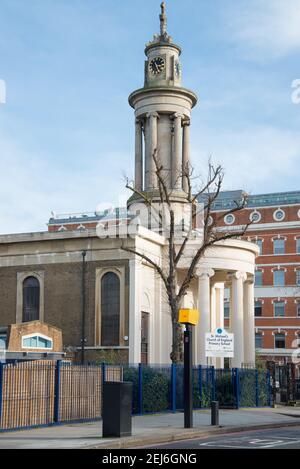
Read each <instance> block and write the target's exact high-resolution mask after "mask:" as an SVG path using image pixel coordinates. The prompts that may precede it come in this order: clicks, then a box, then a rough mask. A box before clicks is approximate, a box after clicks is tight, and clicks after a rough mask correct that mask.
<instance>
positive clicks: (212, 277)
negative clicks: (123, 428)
mask: <svg viewBox="0 0 300 469" xmlns="http://www.w3.org/2000/svg"><path fill="white" fill-rule="evenodd" d="M145 53H146V62H145V83H144V87H143V88H141V89H138V90H136V91H135V92H133V93H132V94H131V95H130V97H129V103H130V105H131V106H132V107H133V108H134V111H135V188H136V189H137V191H142V192H145V193H147V194H150V195H151V197H152V198H153V200H155V198H158V187H157V181H156V179H155V168H154V167H153V164H154V163H153V158H152V155H153V152H154V151H155V150H157V151H158V153H159V155H160V159H161V161H162V162H163V165H164V168H165V170H166V180H167V185H168V189H169V190H170V191H171V192H172V202H173V203H174V206H177V205H178V206H180V205H181V204H183V203H184V201H185V199H186V191H187V181H186V180H185V178H184V177H179V175H180V174H181V173H182V168H183V166H185V165H186V164H187V163H188V161H189V146H190V141H189V126H190V124H191V111H192V108H193V107H194V106H195V105H196V103H197V97H196V95H195V93H193V92H192V91H190V90H187V89H186V88H183V87H182V84H181V81H182V67H181V63H180V54H181V49H180V47H179V46H177V45H176V44H174V43H173V41H172V38H171V37H170V36H169V35H168V33H167V29H166V15H165V6H164V4H162V12H161V15H160V34H157V35H155V36H154V38H153V40H152V41H151V42H150V43H148V44H147V46H146V49H145ZM138 202H139V200H138V198H137V197H133V198H131V199H130V200H129V201H128V213H127V214H126V215H125V216H122V217H121V218H118V220H117V223H116V225H117V236H113V237H111V236H106V237H105V236H99V226H100V228H103V229H104V228H105V229H107V228H112V227H113V222H111V221H110V222H109V223H108V222H105V220H104V222H103V221H101V220H99V223H98V229H95V228H94V225H93V223H91V225H90V226H88V225H86V224H85V225H84V224H81V225H80V229H68V227H67V226H68V225H67V224H68V221H66V223H65V224H61V228H60V229H59V230H56V229H51V227H50V228H49V231H48V232H45V233H28V234H20V235H6V236H1V237H0V298H1V301H0V338H1V327H4V326H6V325H8V324H13V323H20V322H27V321H33V320H40V321H43V322H45V323H47V324H50V325H53V326H55V327H58V328H60V329H61V330H62V333H63V343H64V349H65V351H67V352H68V353H71V352H73V353H75V354H77V356H80V350H81V348H82V345H84V349H85V358H86V359H88V360H104V357H105V354H106V356H109V354H113V356H114V358H115V359H116V360H118V361H123V362H130V363H139V362H146V363H169V362H170V352H171V343H172V324H171V314H170V309H169V306H168V303H167V301H166V295H165V292H164V288H163V285H162V282H161V280H160V278H159V277H158V275H157V274H156V272H155V270H154V269H153V267H152V266H151V265H150V264H148V263H147V262H145V261H144V260H142V259H141V258H140V257H139V256H137V255H134V254H132V253H129V252H126V251H124V250H123V249H122V246H124V245H125V246H126V247H127V248H130V249H131V250H135V251H139V252H144V253H146V254H147V256H148V257H150V258H151V259H153V260H155V262H157V263H161V262H162V261H163V259H164V255H165V251H166V249H167V243H166V239H165V238H164V237H163V236H162V235H161V234H159V233H157V232H155V231H153V230H150V229H148V228H146V227H144V226H138V227H137V231H136V233H135V234H134V236H126V233H127V229H128V223H129V222H130V220H131V218H132V217H133V216H134V213H135V214H136V204H137V203H138ZM102 222H103V223H102ZM51 224H52V227H54V226H55V225H56V224H57V221H56V220H55V219H53V220H52V222H51ZM104 225H105V226H104ZM70 226H72V224H70ZM100 231H101V230H100ZM101 233H102V234H103V230H102V231H101ZM199 243H200V240H199V239H197V236H196V235H195V240H194V241H192V242H191V243H190V245H189V250H188V251H187V255H186V256H185V257H184V258H183V259H182V261H181V262H180V264H179V265H178V277H179V278H180V277H181V276H182V275H183V274H184V272H185V271H186V269H188V267H189V265H190V262H191V258H192V256H193V252H195V249H197V247H198V246H199ZM257 254H258V248H257V246H255V245H254V244H253V243H250V242H247V241H242V240H227V241H226V242H222V243H219V244H217V245H215V246H214V247H213V248H210V249H209V251H208V252H207V253H206V255H205V258H204V259H202V260H201V262H200V263H199V265H198V268H197V278H196V279H195V280H194V281H193V282H192V284H191V286H190V289H189V292H188V294H187V295H186V297H185V300H184V304H183V305H182V306H184V307H194V308H198V309H199V310H200V321H199V324H198V325H197V327H196V328H195V333H194V336H195V337H194V338H195V340H194V361H195V363H196V364H204V365H205V364H207V363H210V364H214V365H217V366H223V364H224V363H223V359H221V358H218V359H212V360H211V361H210V362H208V360H207V359H206V356H205V340H204V339H205V333H206V332H209V331H214V330H215V329H216V328H217V327H224V289H225V288H229V289H230V290H231V305H230V318H231V320H230V330H231V332H233V333H234V336H235V352H234V358H233V359H232V362H231V365H232V366H237V367H239V366H241V365H242V364H245V363H246V364H253V363H254V361H255V348H254V283H253V282H254V272H255V258H256V256H257Z"/></svg>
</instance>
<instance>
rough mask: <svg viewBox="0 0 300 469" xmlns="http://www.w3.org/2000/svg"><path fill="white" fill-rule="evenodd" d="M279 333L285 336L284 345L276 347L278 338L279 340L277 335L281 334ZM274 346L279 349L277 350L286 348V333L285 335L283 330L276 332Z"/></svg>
mask: <svg viewBox="0 0 300 469" xmlns="http://www.w3.org/2000/svg"><path fill="white" fill-rule="evenodd" d="M279 335H280V336H282V337H284V347H276V340H278V338H277V336H279ZM274 348H275V349H277V350H280V349H285V348H286V335H285V333H284V332H283V333H281V332H276V333H275V334H274Z"/></svg>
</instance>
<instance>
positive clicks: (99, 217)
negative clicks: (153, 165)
mask: <svg viewBox="0 0 300 469" xmlns="http://www.w3.org/2000/svg"><path fill="white" fill-rule="evenodd" d="M245 196H247V203H246V207H249V208H259V207H270V206H274V207H281V206H284V205H298V204H299V205H300V191H293V192H275V193H273V194H256V195H249V194H247V193H246V192H245V191H243V190H236V191H223V192H220V194H219V196H218V198H217V200H216V201H215V202H214V204H213V210H228V209H231V208H233V207H234V206H235V202H241V201H242V199H243V197H245ZM201 200H202V201H203V197H202V198H200V199H199V201H201ZM130 218H132V214H130V212H128V210H127V208H126V207H120V208H114V209H108V210H104V211H103V212H84V213H69V214H66V213H64V214H54V213H52V216H51V218H50V220H49V223H48V224H49V226H50V225H64V224H72V223H74V224H77V223H95V222H98V221H103V222H106V221H110V220H111V221H113V220H126V219H130Z"/></svg>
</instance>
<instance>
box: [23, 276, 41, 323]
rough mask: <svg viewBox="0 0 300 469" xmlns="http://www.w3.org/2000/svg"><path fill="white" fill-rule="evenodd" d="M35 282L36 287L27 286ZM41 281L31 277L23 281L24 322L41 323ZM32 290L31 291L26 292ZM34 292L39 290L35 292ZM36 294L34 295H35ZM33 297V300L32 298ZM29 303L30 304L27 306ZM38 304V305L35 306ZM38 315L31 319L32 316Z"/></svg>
mask: <svg viewBox="0 0 300 469" xmlns="http://www.w3.org/2000/svg"><path fill="white" fill-rule="evenodd" d="M32 280H34V283H35V285H26V283H27V282H29V281H32ZM40 289H41V285H40V281H39V279H38V278H37V277H36V276H34V275H30V276H28V277H26V278H25V279H24V280H23V292H22V293H23V299H22V304H23V308H22V322H23V323H24V322H25V323H26V322H32V321H39V320H40V300H41V294H40ZM26 290H31V291H29V292H28V291H26ZM34 290H37V291H36V292H34ZM33 292H34V295H33ZM30 297H31V298H30ZM27 302H28V304H27ZM35 302H36V304H34V303H35ZM33 314H34V315H36V317H31V316H32V315H33Z"/></svg>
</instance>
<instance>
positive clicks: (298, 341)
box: [297, 332, 300, 348]
mask: <svg viewBox="0 0 300 469" xmlns="http://www.w3.org/2000/svg"><path fill="white" fill-rule="evenodd" d="M297 347H298V348H300V332H298V333H297Z"/></svg>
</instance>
